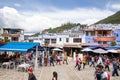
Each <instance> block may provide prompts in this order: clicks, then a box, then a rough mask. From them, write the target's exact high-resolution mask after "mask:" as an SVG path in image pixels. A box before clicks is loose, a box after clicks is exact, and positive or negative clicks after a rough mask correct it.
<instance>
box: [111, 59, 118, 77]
mask: <svg viewBox="0 0 120 80" xmlns="http://www.w3.org/2000/svg"><path fill="white" fill-rule="evenodd" d="M115 74H116V75H117V76H119V74H118V63H117V61H116V59H114V61H113V72H112V76H114V75H115Z"/></svg>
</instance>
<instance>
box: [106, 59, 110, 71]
mask: <svg viewBox="0 0 120 80" xmlns="http://www.w3.org/2000/svg"><path fill="white" fill-rule="evenodd" d="M109 65H110V61H109V59H108V58H107V59H106V61H105V69H106V68H108V71H110V68H109Z"/></svg>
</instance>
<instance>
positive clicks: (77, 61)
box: [75, 56, 79, 68]
mask: <svg viewBox="0 0 120 80" xmlns="http://www.w3.org/2000/svg"><path fill="white" fill-rule="evenodd" d="M78 63H79V58H78V56H76V65H75V68H76V67H77V66H78Z"/></svg>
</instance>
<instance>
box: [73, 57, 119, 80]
mask: <svg viewBox="0 0 120 80" xmlns="http://www.w3.org/2000/svg"><path fill="white" fill-rule="evenodd" d="M75 62H76V65H75V68H76V67H78V70H79V71H80V69H81V68H82V69H84V68H85V65H86V64H87V65H89V67H92V66H93V67H94V68H95V73H94V77H95V79H96V80H110V74H109V73H108V72H111V74H112V76H115V75H116V76H119V73H118V70H120V57H117V58H115V57H113V58H111V57H108V56H103V55H97V56H91V55H84V56H83V58H82V59H81V58H79V57H78V55H77V56H76V61H75ZM110 64H112V70H110ZM107 71H108V72H107Z"/></svg>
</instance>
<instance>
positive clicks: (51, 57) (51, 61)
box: [50, 55, 54, 66]
mask: <svg viewBox="0 0 120 80" xmlns="http://www.w3.org/2000/svg"><path fill="white" fill-rule="evenodd" d="M51 64H53V66H54V57H53V55H51V56H50V66H51Z"/></svg>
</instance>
